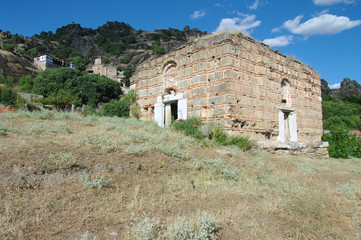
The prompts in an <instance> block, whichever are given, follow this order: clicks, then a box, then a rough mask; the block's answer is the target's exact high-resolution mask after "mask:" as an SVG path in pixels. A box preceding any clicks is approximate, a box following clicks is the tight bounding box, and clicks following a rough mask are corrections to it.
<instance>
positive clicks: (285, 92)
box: [281, 79, 291, 105]
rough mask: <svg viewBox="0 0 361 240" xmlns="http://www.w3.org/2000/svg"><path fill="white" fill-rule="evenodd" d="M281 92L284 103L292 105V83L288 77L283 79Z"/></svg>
mask: <svg viewBox="0 0 361 240" xmlns="http://www.w3.org/2000/svg"><path fill="white" fill-rule="evenodd" d="M281 94H282V100H281V101H282V103H286V105H291V96H290V83H289V81H288V80H287V79H283V80H282V82H281Z"/></svg>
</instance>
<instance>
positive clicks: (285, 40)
mask: <svg viewBox="0 0 361 240" xmlns="http://www.w3.org/2000/svg"><path fill="white" fill-rule="evenodd" d="M292 39H293V36H292V35H288V36H279V37H276V38H267V39H265V40H263V42H264V43H265V44H267V45H268V46H270V47H284V46H287V45H289V44H290V43H291V42H292Z"/></svg>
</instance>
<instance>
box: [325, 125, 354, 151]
mask: <svg viewBox="0 0 361 240" xmlns="http://www.w3.org/2000/svg"><path fill="white" fill-rule="evenodd" d="M322 140H323V141H327V142H328V143H329V147H328V153H329V155H330V157H333V158H350V157H357V158H360V157H361V139H360V138H359V137H357V136H356V135H353V134H350V132H349V130H348V129H347V128H344V127H342V126H338V127H335V128H333V129H332V130H331V134H325V135H323V137H322Z"/></svg>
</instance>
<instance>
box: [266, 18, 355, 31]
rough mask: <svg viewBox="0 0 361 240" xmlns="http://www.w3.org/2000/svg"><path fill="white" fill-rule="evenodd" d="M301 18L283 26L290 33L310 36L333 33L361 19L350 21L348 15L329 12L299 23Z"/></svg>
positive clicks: (348, 27)
mask: <svg viewBox="0 0 361 240" xmlns="http://www.w3.org/2000/svg"><path fill="white" fill-rule="evenodd" d="M302 18H303V16H302V15H300V16H297V17H295V18H294V19H293V20H288V21H286V22H285V23H284V24H283V27H284V28H286V29H287V30H288V31H290V32H291V33H294V34H301V35H304V36H310V35H316V34H319V35H327V34H335V33H339V32H341V31H344V30H346V29H350V28H353V27H356V26H358V25H361V20H356V21H351V20H350V19H349V18H348V17H344V16H336V15H331V14H323V15H320V16H317V17H314V18H311V19H310V20H308V21H306V22H304V23H300V22H301V19H302ZM276 29H277V28H276ZM276 29H273V30H272V31H275V30H276Z"/></svg>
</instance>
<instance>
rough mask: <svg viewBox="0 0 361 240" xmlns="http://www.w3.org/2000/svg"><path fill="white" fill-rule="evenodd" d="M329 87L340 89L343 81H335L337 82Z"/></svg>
mask: <svg viewBox="0 0 361 240" xmlns="http://www.w3.org/2000/svg"><path fill="white" fill-rule="evenodd" d="M328 87H329V88H331V89H339V88H341V83H335V84H332V85H330V86H328Z"/></svg>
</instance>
